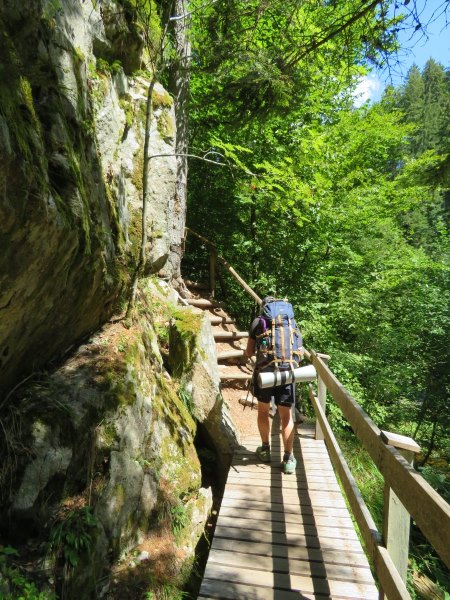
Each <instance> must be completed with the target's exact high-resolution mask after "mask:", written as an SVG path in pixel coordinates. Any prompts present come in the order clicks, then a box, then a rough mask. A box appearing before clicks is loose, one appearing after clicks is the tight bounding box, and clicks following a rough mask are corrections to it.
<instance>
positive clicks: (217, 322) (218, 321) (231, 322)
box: [209, 313, 235, 325]
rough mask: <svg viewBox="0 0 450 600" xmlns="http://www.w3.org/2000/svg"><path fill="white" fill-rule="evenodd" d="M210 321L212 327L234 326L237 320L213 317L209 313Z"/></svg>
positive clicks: (218, 316)
mask: <svg viewBox="0 0 450 600" xmlns="http://www.w3.org/2000/svg"><path fill="white" fill-rule="evenodd" d="M209 320H210V321H211V325H234V323H235V320H234V319H231V318H230V317H225V316H224V317H221V316H220V315H213V314H211V313H209Z"/></svg>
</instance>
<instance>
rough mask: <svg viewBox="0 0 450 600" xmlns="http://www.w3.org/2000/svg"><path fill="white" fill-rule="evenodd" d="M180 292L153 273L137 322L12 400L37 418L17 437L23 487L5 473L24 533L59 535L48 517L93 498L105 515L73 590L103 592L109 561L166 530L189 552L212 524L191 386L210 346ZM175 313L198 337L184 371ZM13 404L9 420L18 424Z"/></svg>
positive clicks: (90, 344) (113, 329)
mask: <svg viewBox="0 0 450 600" xmlns="http://www.w3.org/2000/svg"><path fill="white" fill-rule="evenodd" d="M176 300H177V296H176V293H175V292H174V291H173V290H170V288H168V286H167V284H165V283H164V282H157V281H155V280H149V281H147V282H145V285H144V287H143V288H142V289H141V290H140V291H139V294H138V303H137V307H136V310H135V313H134V317H133V321H132V323H129V324H128V325H127V327H125V326H124V325H123V324H122V323H121V322H117V323H110V324H108V325H107V326H105V327H103V328H102V330H100V331H98V332H97V333H96V334H95V335H94V336H93V337H91V339H90V340H88V341H87V342H86V343H85V344H83V345H82V346H80V347H79V348H78V349H77V350H76V351H75V352H74V353H73V354H72V355H71V356H70V358H69V359H68V360H66V362H65V363H64V364H63V365H61V366H60V367H59V368H58V369H56V370H55V371H54V372H53V373H51V374H49V375H47V376H44V375H41V377H40V378H39V380H37V381H34V382H30V383H29V384H28V385H24V386H23V387H22V388H21V390H20V394H18V396H17V397H16V398H15V399H14V404H13V405H12V408H14V411H16V410H17V409H16V408H15V407H20V410H21V411H22V412H21V413H20V418H21V419H22V420H23V421H24V422H25V423H29V428H28V431H25V430H23V431H22V432H21V433H23V435H24V436H25V437H24V438H23V439H22V438H20V435H19V432H16V433H17V435H18V437H17V440H16V443H17V444H19V445H20V444H25V443H26V444H27V447H28V448H29V449H30V456H31V460H29V461H28V462H27V457H25V456H24V455H22V456H20V460H19V463H20V464H17V470H16V471H14V469H13V468H12V470H11V471H10V472H9V473H6V472H4V471H3V472H2V474H3V475H4V477H6V478H7V479H8V482H10V481H12V482H13V486H12V490H11V494H10V493H9V486H6V485H5V481H0V484H1V488H2V489H5V490H6V489H7V490H8V493H7V494H5V495H4V496H3V504H2V506H0V517H1V518H3V519H6V515H8V517H7V518H8V519H9V522H10V526H11V528H12V529H13V530H14V531H18V530H19V529H20V528H22V527H23V528H25V525H24V524H25V523H29V522H32V523H34V524H36V525H35V527H38V529H39V533H40V535H41V536H43V538H48V537H49V536H51V531H49V529H48V525H47V524H49V523H52V522H55V523H58V522H59V520H60V518H59V517H56V519H55V516H57V515H61V514H64V513H65V512H66V511H67V510H68V509H67V507H68V506H73V505H76V506H78V507H82V508H83V507H86V506H87V504H88V503H89V506H90V507H91V508H92V514H93V517H94V518H95V519H96V522H97V523H98V535H96V536H93V547H92V557H93V558H92V562H86V561H85V560H84V559H83V558H80V561H79V568H78V567H77V568H75V569H74V570H73V575H72V576H71V578H70V581H67V582H66V584H67V590H68V591H67V593H68V596H67V597H70V598H72V597H73V598H75V597H77V594H79V591H80V589H83V586H84V588H85V589H89V590H94V589H95V585H96V581H97V580H98V578H99V577H100V575H101V568H102V565H103V566H104V567H105V568H106V567H110V566H111V564H113V563H114V562H115V561H117V560H119V559H120V557H121V556H123V555H124V554H125V553H127V552H130V551H132V549H133V548H134V547H135V546H136V545H138V544H139V543H140V542H142V540H147V541H148V543H150V544H151V540H152V539H153V538H152V536H158V535H160V533H161V528H162V529H164V531H166V529H165V528H167V532H168V533H167V532H166V535H169V536H170V537H171V539H172V538H173V539H172V541H173V544H174V548H175V550H174V553H175V554H177V553H178V549H182V553H183V556H184V558H185V559H187V558H189V557H190V556H191V557H193V555H194V550H195V546H196V544H197V542H198V539H199V537H200V536H201V534H202V531H203V528H204V525H205V521H206V519H207V516H208V513H209V511H210V509H211V504H212V497H211V491H210V490H209V491H208V490H204V489H203V488H202V487H201V481H202V477H201V466H200V461H199V457H198V454H197V450H196V447H195V445H194V438H195V437H196V431H197V426H198V424H197V420H196V418H195V417H194V416H193V412H194V407H193V405H192V404H191V403H190V402H188V401H187V395H186V385H188V383H187V381H188V377H189V374H190V372H191V370H192V368H193V366H194V365H195V359H193V357H195V356H197V357H198V356H201V355H203V353H204V351H203V349H202V348H201V347H198V346H197V345H196V344H198V340H199V339H201V332H202V327H204V325H203V321H202V319H201V317H200V316H199V315H197V314H195V313H192V311H191V310H190V309H184V308H182V307H181V308H180V307H177V306H176V305H175V302H176ZM171 318H173V319H175V321H176V322H178V328H179V331H180V335H181V337H182V340H183V341H184V342H186V341H187V340H191V341H190V342H189V344H193V346H192V348H191V350H190V352H191V354H190V355H186V356H188V362H187V364H186V365H185V368H184V369H183V368H181V370H180V372H181V373H182V374H181V377H180V378H176V377H173V376H170V375H169V374H168V373H167V372H166V371H165V370H164V366H163V365H164V363H163V359H162V356H161V354H160V351H159V346H158V339H159V335H160V333H159V331H158V327H157V324H158V323H159V322H164V323H165V322H166V321H167V320H170V319H171ZM189 344H188V345H189ZM183 386H184V387H183ZM14 411H13V413H14V414H12V419H11V421H9V420H4V421H3V423H4V424H5V423H10V425H11V427H13V424H14V423H17V412H14ZM12 431H13V430H11V432H12ZM0 443H4V441H3V442H0ZM0 450H2V453H3V454H5V455H6V452H5V448H0ZM44 465H45V468H43V466H44ZM37 473H39V474H40V476H39V477H37V476H36V474H37ZM37 524H39V525H37ZM25 535H26V534H25ZM57 568H59V567H57Z"/></svg>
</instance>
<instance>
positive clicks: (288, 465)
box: [281, 456, 297, 475]
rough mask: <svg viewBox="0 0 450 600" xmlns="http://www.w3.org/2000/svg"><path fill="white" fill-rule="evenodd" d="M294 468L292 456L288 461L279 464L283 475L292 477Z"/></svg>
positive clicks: (295, 462) (294, 461)
mask: <svg viewBox="0 0 450 600" xmlns="http://www.w3.org/2000/svg"><path fill="white" fill-rule="evenodd" d="M296 466H297V461H296V460H295V458H294V457H293V456H292V457H291V458H289V459H288V460H286V461H283V462H282V463H281V469H282V471H283V473H284V474H285V475H292V474H293V473H295V467H296Z"/></svg>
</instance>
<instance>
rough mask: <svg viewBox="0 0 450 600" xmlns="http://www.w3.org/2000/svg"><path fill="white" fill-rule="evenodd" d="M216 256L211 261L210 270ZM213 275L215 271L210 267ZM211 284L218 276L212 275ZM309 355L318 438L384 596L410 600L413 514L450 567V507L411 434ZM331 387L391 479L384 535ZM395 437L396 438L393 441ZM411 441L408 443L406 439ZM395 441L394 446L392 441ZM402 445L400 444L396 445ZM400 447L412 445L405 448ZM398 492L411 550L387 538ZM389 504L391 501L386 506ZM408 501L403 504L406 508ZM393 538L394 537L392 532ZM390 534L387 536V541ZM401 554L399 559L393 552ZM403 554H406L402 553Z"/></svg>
mask: <svg viewBox="0 0 450 600" xmlns="http://www.w3.org/2000/svg"><path fill="white" fill-rule="evenodd" d="M186 232H189V233H191V234H192V235H194V236H195V237H197V238H199V239H200V240H202V241H203V242H204V243H205V244H206V245H207V246H208V247H209V250H210V257H211V256H212V255H213V256H215V258H216V260H217V261H219V262H221V263H222V264H223V265H224V266H225V268H226V269H227V270H228V271H229V272H230V273H231V275H233V277H234V278H235V279H236V280H237V281H238V282H239V284H240V285H242V287H243V288H244V290H245V291H246V292H247V293H248V294H249V295H250V296H251V297H252V298H253V299H254V300H256V302H258V304H261V302H262V301H261V299H260V298H259V297H258V296H257V294H256V293H255V292H254V291H253V290H252V289H251V288H250V287H249V286H248V285H247V284H246V283H245V281H244V280H243V279H242V278H241V277H240V276H239V275H238V274H237V273H236V271H234V269H232V267H231V266H230V265H229V264H228V263H227V261H226V260H225V259H224V258H223V257H221V256H218V255H217V249H216V246H215V245H214V244H213V243H212V242H210V241H209V240H208V239H207V238H205V237H203V236H201V235H200V234H198V233H196V232H194V231H192V230H191V229H189V228H187V227H186ZM211 264H212V259H210V268H211V269H212V268H213V267H211ZM210 273H211V271H210ZM211 283H212V284H214V278H213V277H212V276H211ZM304 354H305V357H306V358H307V359H308V360H309V361H310V362H311V363H312V364H313V365H314V367H315V368H316V371H317V375H318V382H317V383H318V385H317V387H318V394H317V395H316V394H315V393H314V390H313V387H312V385H311V384H309V397H310V400H311V403H312V405H313V408H314V411H315V413H316V417H317V426H316V437H317V438H319V439H325V443H326V445H327V448H328V452H329V454H330V458H331V460H332V462H333V465H334V467H335V469H336V471H337V472H338V474H339V476H340V479H341V482H342V486H343V488H344V492H345V494H346V496H347V499H348V501H349V504H350V507H351V509H352V512H353V515H354V517H355V519H356V522H357V523H358V526H359V528H360V531H361V535H362V537H363V540H364V543H365V546H366V550H367V552H368V554H369V556H370V558H371V559H372V561H373V564H374V567H375V573H376V575H377V577H378V580H379V582H380V585H381V588H382V596H383V594H386V596H387V597H388V598H389V600H410V599H411V597H410V595H409V593H408V591H407V589H406V585H405V580H406V561H407V546H408V543H409V522H410V518H409V516H411V517H412V518H413V519H414V520H415V522H416V523H417V525H418V527H419V528H420V529H421V531H422V533H423V534H424V536H425V537H426V538H427V539H428V541H429V542H430V543H431V545H432V546H433V547H434V549H435V550H436V552H437V553H438V554H439V556H440V557H441V559H442V560H443V561H444V563H445V564H446V565H447V566H448V567H449V568H450V544H449V543H448V540H450V505H449V504H447V502H445V500H444V499H443V498H442V497H441V496H440V495H439V494H438V493H437V492H436V491H435V490H434V489H433V488H432V487H431V486H430V485H429V484H428V483H427V482H426V481H425V479H423V477H422V476H421V475H420V474H419V473H418V472H417V471H416V470H415V469H414V468H413V467H412V465H411V464H410V463H409V462H408V460H407V459H408V457H411V456H413V453H414V452H417V449H418V446H417V445H416V444H415V442H414V441H413V440H410V438H403V437H402V436H397V438H402V439H401V440H400V442H398V441H397V440H396V439H395V436H393V435H392V434H386V432H382V431H381V430H380V429H379V428H378V427H377V426H376V425H375V423H374V422H373V421H372V419H371V418H370V417H369V415H367V413H365V412H364V410H363V409H362V408H361V406H360V405H359V404H358V403H357V402H356V400H355V399H354V398H353V397H352V396H351V394H350V393H349V392H348V391H347V390H346V389H345V387H344V386H343V385H342V383H341V382H340V381H339V380H338V379H337V378H336V376H335V375H334V374H333V373H332V371H331V370H330V368H329V367H328V365H327V361H328V359H329V358H330V357H329V356H328V355H326V354H318V353H316V352H315V351H314V350H311V351H308V350H307V349H304ZM327 390H328V391H329V392H330V393H331V395H332V396H333V398H334V400H335V402H336V403H337V405H338V406H339V408H340V409H341V410H342V413H343V415H344V417H345V418H346V419H347V421H348V422H349V424H350V426H351V427H352V429H353V431H354V433H355V435H356V437H357V438H358V439H359V441H360V443H361V444H362V446H363V447H364V448H365V450H366V451H367V452H368V453H369V455H370V456H371V458H372V460H373V461H374V463H375V465H376V467H377V468H378V470H379V471H380V473H381V474H382V475H383V477H384V480H385V514H387V521H388V522H386V521H385V523H384V526H383V535H381V534H380V532H379V531H378V529H377V527H376V525H375V522H374V520H373V518H372V516H371V514H370V512H369V510H368V508H367V506H366V504H365V503H364V500H363V499H362V497H361V494H360V492H359V490H358V487H357V485H356V482H355V480H354V478H353V476H352V474H351V472H350V469H349V467H348V465H347V462H346V461H345V458H344V457H343V454H342V451H341V449H340V448H339V445H338V442H337V441H336V438H335V436H334V434H333V431H332V429H331V426H330V424H329V422H328V420H327V418H326V414H325V402H326V392H327ZM389 438H394V440H393V441H391V439H389ZM405 440H406V441H407V443H406V444H405V443H404V441H405ZM389 443H391V444H392V445H388V444H389ZM395 445H396V446H397V447H394V446H395ZM397 448H406V449H407V450H406V451H405V450H399V449H397ZM392 495H394V496H395V495H396V496H397V498H396V499H395V503H394V504H397V505H398V504H400V508H401V509H403V507H404V510H405V511H406V521H405V520H404V518H403V515H401V518H400V520H402V519H403V524H402V526H403V528H404V530H405V529H406V536H405V538H404V539H403V540H398V541H397V540H395V539H394V542H393V543H392V545H393V546H395V545H396V544H397V546H399V545H401V544H402V543H403V544H404V545H406V548H401V549H400V552H396V550H398V547H397V548H391V547H390V545H391V542H390V540H388V539H387V538H388V537H389V536H388V535H387V532H388V531H389V528H390V526H391V524H392V523H391V521H392V522H393V521H395V519H398V513H396V514H395V515H394V516H391V514H390V504H389V503H390V502H391V498H392ZM386 503H387V505H386ZM401 505H403V507H402V506H401ZM391 537H392V536H391ZM383 538H384V539H383ZM392 551H394V553H395V554H396V556H395V558H393V556H391V552H392ZM399 554H400V555H401V554H403V556H400V557H399Z"/></svg>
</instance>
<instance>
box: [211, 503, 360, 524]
mask: <svg viewBox="0 0 450 600" xmlns="http://www.w3.org/2000/svg"><path fill="white" fill-rule="evenodd" d="M243 514H244V515H245V518H247V519H258V520H260V521H270V520H272V521H281V522H282V523H304V524H305V525H320V526H324V527H326V526H327V527H340V528H341V529H353V521H352V520H351V518H350V516H340V517H336V516H335V515H334V514H333V515H304V514H303V515H302V514H301V513H300V512H298V513H287V512H284V511H281V512H278V511H274V510H272V509H271V508H270V507H269V508H258V509H255V508H252V509H246V510H244V511H243V510H242V509H241V508H236V507H235V506H224V505H223V504H222V506H221V507H220V516H219V518H220V519H222V518H223V517H233V518H241V517H242V515H243Z"/></svg>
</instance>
